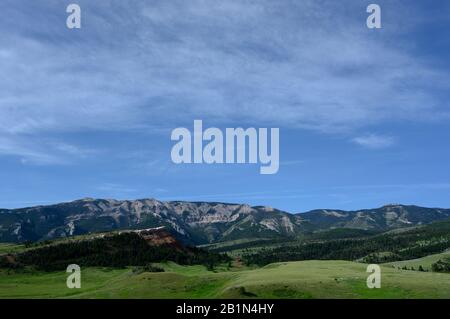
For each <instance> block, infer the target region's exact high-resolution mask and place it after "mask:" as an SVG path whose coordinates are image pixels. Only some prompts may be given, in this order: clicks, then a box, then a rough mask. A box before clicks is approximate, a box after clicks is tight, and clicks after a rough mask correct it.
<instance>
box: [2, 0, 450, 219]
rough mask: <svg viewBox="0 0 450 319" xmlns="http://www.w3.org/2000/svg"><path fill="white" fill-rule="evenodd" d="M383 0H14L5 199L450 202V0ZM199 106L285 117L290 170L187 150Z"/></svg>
mask: <svg viewBox="0 0 450 319" xmlns="http://www.w3.org/2000/svg"><path fill="white" fill-rule="evenodd" d="M372 2H374V3H376V4H379V5H380V7H381V21H382V22H381V23H382V28H381V29H368V28H367V26H366V19H367V17H368V15H369V14H368V13H367V12H366V7H367V6H368V5H369V4H370V3H372ZM372 2H368V1H361V0H353V1H347V0H344V1H334V0H327V1H325V0H305V1H289V0H279V1H269V0H267V1H266V0H261V1H246V0H226V1H224V0H221V1H215V0H208V1H206V0H190V1H181V0H180V1H178V0H170V1H168V0H161V1H138V0H134V1H119V0H102V1H92V0H89V1H84V0H83V1H82V0H71V1H60V0H45V1H44V0H36V1H23V0H2V1H1V2H0V180H1V184H0V207H2V208H17V207H25V206H34V205H43V204H51V203H58V202H63V201H70V200H75V199H79V198H84V197H93V198H115V199H138V198H157V199H160V200H187V201H220V202H232V203H247V204H250V205H267V206H272V207H276V208H278V209H282V210H286V211H288V212H292V213H296V212H303V211H307V210H310V209H316V208H335V209H361V208H373V207H379V206H382V205H385V204H389V203H402V204H415V205H422V206H428V207H447V208H448V207H450V196H449V195H450V169H449V163H450V147H449V139H450V125H449V123H450V105H449V99H450V58H449V53H450V37H449V30H450V2H449V1H444V0H441V1H439V0H437V1H433V3H432V5H430V2H428V1H425V0H423V1H419V0H417V1H405V0H403V1H395V2H394V1H379V0H373V1H372ZM70 3H76V4H78V5H79V6H80V7H81V29H68V28H67V27H66V19H67V16H68V13H66V7H67V5H68V4H70ZM196 119H197V120H202V121H203V126H204V127H205V128H207V127H219V128H222V129H225V128H227V127H229V128H236V127H243V128H248V127H255V128H262V127H267V128H274V127H275V128H279V129H280V168H279V171H278V173H277V174H273V175H261V174H260V173H259V168H260V165H259V164H240V165H236V164H226V165H225V164H224V165H218V164H216V165H207V164H195V165H194V164H190V165H188V164H179V165H177V164H174V163H173V162H172V160H171V157H170V152H171V149H172V147H173V145H174V142H173V141H171V139H170V136H171V132H172V130H173V129H175V128H177V127H186V128H189V129H190V130H192V129H193V121H194V120H196Z"/></svg>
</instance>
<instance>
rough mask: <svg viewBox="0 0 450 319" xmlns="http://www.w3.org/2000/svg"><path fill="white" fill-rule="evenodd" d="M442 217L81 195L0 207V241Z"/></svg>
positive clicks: (425, 212)
mask: <svg viewBox="0 0 450 319" xmlns="http://www.w3.org/2000/svg"><path fill="white" fill-rule="evenodd" d="M447 218H450V209H442V208H425V207H419V206H412V205H400V204H392V205H385V206H383V207H380V208H375V209H364V210H357V211H343V210H333V209H320V210H313V211H309V212H306V213H297V214H291V213H288V212H285V211H282V210H278V209H275V208H271V207H267V206H249V205H246V204H229V203H218V202H183V201H159V200H156V199H141V200H113V199H92V198H85V199H80V200H76V201H72V202H67V203H61V204H55V205H48V206H35V207H28V208H19V209H0V242H24V241H38V240H48V239H55V238H61V237H69V236H75V235H82V234H88V233H95V232H104V231H111V230H119V229H143V228H150V227H159V226H165V227H166V229H169V230H171V231H172V232H173V233H174V234H176V236H177V238H178V239H180V240H182V241H183V242H186V243H189V244H193V245H201V244H210V243H217V242H223V241H230V240H236V239H255V238H256V239H266V238H274V239H276V238H290V237H296V236H299V235H301V234H305V233H313V232H319V231H323V230H329V229H335V228H353V229H363V230H373V231H380V232H382V231H387V230H391V229H397V228H404V227H411V226H418V225H423V224H428V223H431V222H433V221H438V220H444V219H447Z"/></svg>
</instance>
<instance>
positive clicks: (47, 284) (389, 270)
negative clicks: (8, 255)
mask: <svg viewBox="0 0 450 319" xmlns="http://www.w3.org/2000/svg"><path fill="white" fill-rule="evenodd" d="M422 264H424V262H422ZM158 265H159V266H161V267H163V268H164V269H165V272H162V273H150V272H142V273H136V272H133V270H132V269H131V268H126V269H109V268H85V269H82V275H81V276H82V277H81V282H82V287H81V289H68V288H67V287H66V278H67V275H68V274H66V273H65V272H51V273H45V272H36V271H19V272H14V271H7V270H0V298H450V274H443V273H433V272H419V271H410V270H399V269H397V268H396V267H392V265H384V266H382V279H381V288H380V289H368V288H367V286H366V278H367V276H368V273H366V267H367V265H365V264H362V263H355V262H348V261H299V262H284V263H274V264H270V265H267V266H265V267H262V268H254V269H250V268H246V267H243V266H241V265H236V264H235V265H233V267H232V268H230V269H227V267H225V266H223V267H218V268H217V269H216V270H215V271H208V270H206V268H205V267H204V266H180V265H177V264H175V263H164V264H158Z"/></svg>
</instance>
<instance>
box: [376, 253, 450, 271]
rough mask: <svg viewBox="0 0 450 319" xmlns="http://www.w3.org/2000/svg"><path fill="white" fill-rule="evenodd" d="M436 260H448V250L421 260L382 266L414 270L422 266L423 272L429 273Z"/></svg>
mask: <svg viewBox="0 0 450 319" xmlns="http://www.w3.org/2000/svg"><path fill="white" fill-rule="evenodd" d="M438 260H450V250H448V251H445V252H443V253H440V254H434V255H429V256H425V257H422V258H417V259H411V260H402V261H394V262H390V263H385V264H384V265H386V266H394V267H395V268H403V267H405V266H406V267H407V268H408V269H411V268H414V269H416V270H417V269H419V266H422V267H423V269H424V270H426V271H431V265H432V264H434V263H435V262H437V261H438Z"/></svg>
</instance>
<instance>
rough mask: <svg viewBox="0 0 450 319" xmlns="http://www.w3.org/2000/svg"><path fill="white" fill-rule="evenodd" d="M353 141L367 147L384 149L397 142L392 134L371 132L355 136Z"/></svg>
mask: <svg viewBox="0 0 450 319" xmlns="http://www.w3.org/2000/svg"><path fill="white" fill-rule="evenodd" d="M352 142H353V143H356V144H358V145H360V146H362V147H365V148H370V149H383V148H387V147H391V146H393V145H394V144H395V139H394V138H393V137H391V136H382V135H376V134H369V135H365V136H359V137H355V138H353V139H352Z"/></svg>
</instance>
